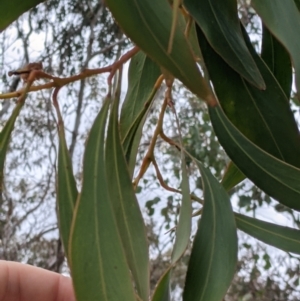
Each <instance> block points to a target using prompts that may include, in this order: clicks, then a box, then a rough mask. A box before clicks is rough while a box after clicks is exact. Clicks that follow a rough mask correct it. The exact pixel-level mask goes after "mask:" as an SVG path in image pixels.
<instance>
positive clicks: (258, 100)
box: [197, 27, 300, 168]
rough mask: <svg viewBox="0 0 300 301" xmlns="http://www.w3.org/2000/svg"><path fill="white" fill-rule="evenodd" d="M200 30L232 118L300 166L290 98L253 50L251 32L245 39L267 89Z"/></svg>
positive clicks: (258, 140) (254, 138)
mask: <svg viewBox="0 0 300 301" xmlns="http://www.w3.org/2000/svg"><path fill="white" fill-rule="evenodd" d="M197 30H198V40H199V43H200V47H201V49H202V53H203V57H204V60H205V63H206V66H207V69H208V72H209V75H210V78H211V80H212V82H213V86H214V89H215V91H216V94H217V96H218V99H219V101H220V104H221V106H222V108H223V110H224V112H225V114H226V115H227V117H228V118H229V119H230V121H231V122H232V123H233V124H234V125H235V126H236V127H237V128H238V129H239V130H240V131H241V132H242V133H243V134H244V135H245V136H246V137H247V138H249V139H250V140H251V141H253V142H254V143H255V144H256V145H258V146H259V147H261V148H262V149H264V150H265V151H266V152H268V153H270V154H272V155H273V156H275V157H277V158H279V159H281V160H283V161H286V162H288V163H290V164H292V165H295V166H298V167H300V156H299V150H300V137H299V131H298V127H297V124H296V122H295V119H294V115H293V112H292V111H291V108H290V106H289V103H288V99H287V98H286V96H285V94H284V92H283V91H282V88H281V87H280V86H279V84H278V82H277V80H276V79H275V78H274V75H273V74H272V73H271V72H270V70H269V68H268V67H267V66H266V64H265V63H264V62H263V61H262V60H261V58H260V57H259V56H258V55H257V54H256V52H255V51H254V49H253V47H252V46H251V43H250V42H249V38H248V36H247V35H246V34H245V38H246V43H247V45H248V47H249V50H250V52H251V54H252V56H253V58H254V60H255V62H256V65H257V66H258V68H259V70H260V72H261V74H262V76H263V78H264V80H265V83H266V90H264V91H261V90H258V89H256V88H255V87H253V86H252V85H250V84H249V83H247V82H246V81H245V80H244V79H243V78H242V77H241V76H240V75H239V74H238V73H236V72H235V71H234V70H233V69H232V68H230V67H229V66H228V64H226V63H225V62H224V60H223V59H222V58H221V57H220V56H219V55H218V54H217V53H216V52H215V51H214V50H213V49H212V48H211V47H210V45H209V44H208V42H207V41H206V39H205V36H204V34H203V33H202V32H201V30H200V29H199V27H198V28H197ZM282 125H284V126H282ZM238 168H239V166H238Z"/></svg>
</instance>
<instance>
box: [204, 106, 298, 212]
mask: <svg viewBox="0 0 300 301" xmlns="http://www.w3.org/2000/svg"><path fill="white" fill-rule="evenodd" d="M209 112H210V116H211V120H212V124H213V127H214V129H215V132H216V134H217V136H218V139H219V141H220V143H221V145H222V146H223V147H224V149H225V151H226V153H227V154H228V156H229V157H230V158H231V160H232V161H233V162H234V163H235V164H236V165H237V167H238V168H239V169H240V170H241V171H242V172H243V173H244V174H245V175H246V176H247V177H248V178H249V179H250V180H251V181H253V182H254V183H255V184H256V185H257V186H258V187H259V188H261V189H262V190H263V191H265V192H266V193H267V194H269V195H270V196H271V197H273V198H275V199H277V200H278V201H279V202H281V203H282V204H283V205H285V206H288V207H290V208H293V209H296V210H300V182H299V178H300V169H298V168H296V167H293V166H292V165H289V164H287V163H285V162H283V161H280V160H278V159H277V158H275V157H273V156H272V155H270V154H268V153H266V152H265V151H263V150H262V149H261V148H259V147H257V146H256V145H255V144H253V143H252V142H251V141H250V140H248V139H247V138H246V137H245V136H244V135H243V134H241V132H240V131H239V130H238V129H237V128H236V127H235V126H234V125H233V124H232V123H231V122H230V121H229V120H228V118H227V117H226V115H225V113H224V112H223V110H222V109H221V108H220V107H219V106H216V107H215V108H210V109H209Z"/></svg>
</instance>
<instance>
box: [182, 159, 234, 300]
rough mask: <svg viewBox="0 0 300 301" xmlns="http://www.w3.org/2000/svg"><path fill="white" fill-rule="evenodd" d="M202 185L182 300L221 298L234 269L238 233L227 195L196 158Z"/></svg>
mask: <svg viewBox="0 0 300 301" xmlns="http://www.w3.org/2000/svg"><path fill="white" fill-rule="evenodd" d="M196 163H197V165H198V168H199V169H200V172H201V175H202V181H203V187H204V206H203V213H202V216H201V219H200V223H199V227H198V231H197V234H196V236H195V239H194V244H193V249H192V253H191V257H190V262H189V265H188V271H187V276H186V283H185V288H184V292H183V300H184V301H200V300H201V301H207V300H209V301H220V300H222V298H223V297H224V295H225V293H226V291H227V289H228V287H229V285H230V283H231V280H232V278H233V275H234V272H235V266H236V261H237V234H236V227H235V221H234V215H233V212H232V208H231V204H230V200H229V197H228V195H227V193H226V191H225V190H224V188H223V187H222V186H221V184H220V183H219V182H218V181H217V180H216V179H215V178H214V177H213V176H212V174H211V173H210V172H209V171H208V170H207V169H205V168H204V167H203V166H202V164H201V163H200V162H198V161H196Z"/></svg>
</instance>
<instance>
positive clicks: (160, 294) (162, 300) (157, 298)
mask: <svg viewBox="0 0 300 301" xmlns="http://www.w3.org/2000/svg"><path fill="white" fill-rule="evenodd" d="M171 269H172V266H170V267H169V268H168V269H167V270H166V271H165V273H164V274H163V275H162V277H161V278H160V279H159V281H158V283H157V285H156V287H155V290H154V293H153V296H152V299H151V300H152V301H169V300H170V273H171Z"/></svg>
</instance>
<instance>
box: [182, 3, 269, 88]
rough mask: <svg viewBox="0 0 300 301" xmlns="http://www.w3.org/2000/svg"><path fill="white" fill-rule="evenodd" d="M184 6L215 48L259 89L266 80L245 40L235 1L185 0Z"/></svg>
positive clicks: (263, 85)
mask: <svg viewBox="0 0 300 301" xmlns="http://www.w3.org/2000/svg"><path fill="white" fill-rule="evenodd" d="M183 3H184V6H185V8H186V9H187V10H188V12H189V13H190V14H191V16H192V17H193V18H194V20H195V21H196V22H197V24H198V25H199V26H200V28H201V29H202V31H203V32H204V34H205V36H206V38H207V40H208V42H209V43H210V45H211V46H212V48H213V49H214V50H215V51H216V52H217V53H218V54H219V55H220V56H221V57H222V58H223V59H224V60H225V61H226V62H227V63H228V64H229V65H230V67H231V68H233V69H234V70H235V71H236V72H237V73H239V74H240V75H241V76H242V77H243V78H245V79H246V80H247V81H248V82H249V83H251V84H252V85H254V86H256V87H257V88H259V89H265V83H264V80H263V78H262V76H261V74H260V72H259V70H258V68H257V66H256V64H255V62H254V60H253V58H252V56H251V54H250V53H249V50H248V48H247V46H246V44H245V41H244V39H243V35H242V32H241V29H240V22H239V18H238V12H237V3H236V1H235V0H223V1H219V0H202V1H198V0H184V2H183Z"/></svg>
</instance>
